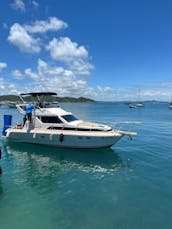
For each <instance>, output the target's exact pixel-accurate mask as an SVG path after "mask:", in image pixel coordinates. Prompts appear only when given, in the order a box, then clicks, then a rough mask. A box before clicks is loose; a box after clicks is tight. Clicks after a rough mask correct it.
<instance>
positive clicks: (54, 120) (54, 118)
mask: <svg viewBox="0 0 172 229" xmlns="http://www.w3.org/2000/svg"><path fill="white" fill-rule="evenodd" d="M40 119H41V121H42V122H43V123H63V122H62V121H61V120H60V119H59V117H57V116H41V117H40Z"/></svg>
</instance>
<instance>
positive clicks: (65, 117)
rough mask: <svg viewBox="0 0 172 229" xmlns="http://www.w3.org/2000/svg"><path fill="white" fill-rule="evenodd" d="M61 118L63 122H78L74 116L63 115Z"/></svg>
mask: <svg viewBox="0 0 172 229" xmlns="http://www.w3.org/2000/svg"><path fill="white" fill-rule="evenodd" d="M62 118H64V120H66V121H67V122H73V121H76V120H78V119H77V118H76V117H75V116H73V115H63V116H62Z"/></svg>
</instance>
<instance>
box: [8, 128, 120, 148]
mask: <svg viewBox="0 0 172 229" xmlns="http://www.w3.org/2000/svg"><path fill="white" fill-rule="evenodd" d="M122 136H123V134H120V133H117V132H113V131H112V132H107V133H101V132H98V133H95V132H92V131H91V132H88V133H85V132H84V133H82V132H79V131H77V132H76V133H75V134H73V133H72V132H71V131H54V132H53V131H52V132H47V133H45V131H42V132H40V131H35V130H30V131H27V130H17V129H9V130H8V131H7V135H6V139H7V140H8V141H13V142H23V143H32V144H41V145H49V146H55V147H67V148H108V147H111V146H112V145H114V144H115V143H116V142H118V141H119V140H120V139H121V137H122Z"/></svg>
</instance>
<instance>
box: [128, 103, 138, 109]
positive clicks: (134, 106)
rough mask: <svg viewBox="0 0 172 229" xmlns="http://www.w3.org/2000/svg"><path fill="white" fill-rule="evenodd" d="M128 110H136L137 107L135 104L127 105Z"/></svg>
mask: <svg viewBox="0 0 172 229" xmlns="http://www.w3.org/2000/svg"><path fill="white" fill-rule="evenodd" d="M128 107H129V108H137V106H136V105H135V104H128Z"/></svg>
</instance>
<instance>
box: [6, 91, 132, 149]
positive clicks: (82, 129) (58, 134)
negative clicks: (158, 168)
mask: <svg viewBox="0 0 172 229" xmlns="http://www.w3.org/2000/svg"><path fill="white" fill-rule="evenodd" d="M46 95H51V96H55V95H56V93H52V92H36V93H27V94H21V96H22V100H23V96H33V97H36V98H37V99H38V103H39V106H38V105H37V106H35V108H34V110H33V111H32V119H31V121H29V120H25V122H24V123H23V124H22V125H21V124H16V125H15V126H14V127H10V125H11V123H9V122H8V121H7V123H4V129H3V135H4V138H6V139H7V140H9V141H15V142H24V143H35V144H43V145H50V146H56V147H69V148H106V147H111V146H112V145H114V144H115V143H116V142H117V141H119V140H120V139H121V138H122V137H123V136H124V135H128V136H131V135H136V132H130V131H122V130H119V129H112V128H111V127H110V126H108V125H103V124H98V123H92V122H85V121H83V120H80V119H78V118H76V117H75V116H74V115H73V114H72V113H71V112H68V111H65V110H64V109H62V108H61V107H59V106H56V107H54V106H53V107H51V106H48V107H44V103H43V102H42V101H41V100H40V97H41V96H46ZM40 102H41V106H40ZM26 105H27V103H26V102H25V101H24V100H23V103H21V104H17V105H16V107H17V109H18V111H19V112H20V113H21V114H22V115H23V116H24V117H26ZM53 105H54V104H53ZM7 119H8V117H7Z"/></svg>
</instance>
